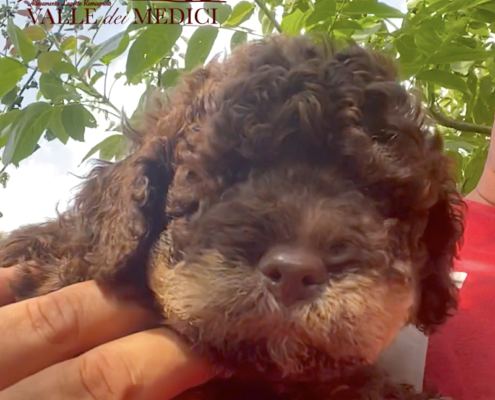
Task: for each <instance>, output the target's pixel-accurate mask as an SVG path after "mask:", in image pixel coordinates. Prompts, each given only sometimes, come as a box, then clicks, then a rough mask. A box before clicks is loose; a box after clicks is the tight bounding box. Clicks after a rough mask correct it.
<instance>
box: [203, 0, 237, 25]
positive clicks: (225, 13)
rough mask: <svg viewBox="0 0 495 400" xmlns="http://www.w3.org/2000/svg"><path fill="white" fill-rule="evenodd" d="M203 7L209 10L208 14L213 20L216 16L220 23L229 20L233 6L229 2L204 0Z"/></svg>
mask: <svg viewBox="0 0 495 400" xmlns="http://www.w3.org/2000/svg"><path fill="white" fill-rule="evenodd" d="M203 7H204V8H205V9H206V10H208V13H207V15H208V16H209V17H210V18H212V19H211V21H213V17H215V21H216V22H218V23H219V24H220V25H221V24H223V23H224V22H225V21H227V20H228V19H229V17H230V15H231V14H232V7H231V6H229V5H228V4H219V3H208V2H204V3H203Z"/></svg>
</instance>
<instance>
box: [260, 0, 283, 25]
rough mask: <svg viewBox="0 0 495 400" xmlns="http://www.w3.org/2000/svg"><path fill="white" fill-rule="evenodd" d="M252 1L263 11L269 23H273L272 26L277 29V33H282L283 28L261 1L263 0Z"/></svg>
mask: <svg viewBox="0 0 495 400" xmlns="http://www.w3.org/2000/svg"><path fill="white" fill-rule="evenodd" d="M254 2H255V3H256V4H257V5H258V7H259V8H261V10H262V11H263V12H264V13H265V15H266V17H267V18H268V19H269V20H270V21H271V23H272V24H273V26H274V27H275V29H277V31H278V32H279V33H283V32H284V30H283V29H282V27H281V26H280V24H279V23H278V21H277V20H276V19H275V17H274V16H273V14H272V13H271V12H270V10H269V9H268V7H267V6H266V4H265V3H264V2H263V0H254Z"/></svg>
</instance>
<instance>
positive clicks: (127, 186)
mask: <svg viewBox="0 0 495 400" xmlns="http://www.w3.org/2000/svg"><path fill="white" fill-rule="evenodd" d="M144 121H145V125H144V126H143V127H142V129H141V130H140V133H134V142H135V143H134V149H133V151H132V153H131V154H130V155H129V156H128V157H127V158H126V159H124V160H123V161H120V162H117V163H101V164H100V165H98V166H97V167H96V168H95V169H94V170H93V171H92V173H91V174H90V176H89V177H88V178H87V179H86V180H85V181H84V183H83V185H82V188H81V190H80V191H79V193H78V194H77V196H76V198H75V201H74V204H73V205H72V206H71V208H69V209H68V210H67V211H66V212H64V213H63V214H61V215H60V216H59V217H58V218H57V219H55V220H52V221H49V222H46V223H44V224H40V225H34V226H29V227H25V228H21V229H19V230H17V231H15V232H13V233H12V234H11V235H10V236H9V237H7V238H6V239H4V241H3V242H2V244H1V247H0V263H1V264H0V266H2V267H8V266H11V265H15V264H17V265H20V266H21V272H20V274H19V276H18V278H17V280H16V282H15V283H14V286H13V288H14V290H15V293H16V295H17V297H18V298H19V299H23V298H28V297H32V296H37V295H42V294H45V293H49V292H52V291H54V290H58V289H60V288H62V287H64V286H67V285H70V284H73V283H76V282H79V281H83V280H88V279H96V280H97V281H99V282H101V283H104V284H106V285H109V286H111V287H112V288H115V289H116V290H120V291H126V293H131V292H129V290H127V289H129V288H130V289H132V296H135V297H136V298H139V299H140V300H143V299H144V300H145V301H148V302H149V304H150V307H156V308H157V309H159V311H160V312H161V315H162V316H163V324H164V325H166V326H167V327H169V328H171V329H173V330H174V331H175V332H177V333H178V334H180V335H181V336H182V337H184V339H185V340H187V341H188V342H189V343H190V344H191V346H192V347H193V348H194V349H195V350H196V351H197V352H199V353H200V354H202V355H205V356H207V357H208V358H209V359H210V360H211V363H212V365H213V368H214V369H215V372H216V374H217V376H218V379H215V380H213V381H212V382H210V383H209V384H207V385H205V386H203V387H201V388H199V389H194V390H192V391H190V392H186V393H184V394H183V395H181V399H183V400H184V399H202V400H210V399H211V400H221V399H225V400H233V399H252V398H256V399H257V400H262V399H284V400H285V399H287V400H299V399H301V400H319V399H322V400H327V399H328V400H330V399H332V400H337V399H373V400H375V399H429V398H432V397H430V394H429V393H423V394H415V393H413V392H412V390H411V389H410V388H409V387H406V386H400V385H394V384H392V383H390V382H389V380H388V379H387V378H386V376H385V375H383V373H382V372H380V371H379V370H378V368H376V367H375V366H374V363H375V361H376V360H377V358H378V356H379V355H380V354H381V353H382V352H383V351H384V349H386V348H387V346H388V345H389V344H390V343H391V342H392V341H393V340H394V338H395V337H396V335H397V334H398V332H399V331H400V330H401V329H402V328H403V327H405V326H406V325H408V324H414V325H416V326H417V327H418V328H419V329H420V330H421V331H423V332H426V333H430V332H432V331H434V330H435V328H436V327H437V326H439V325H441V324H442V323H444V321H445V320H446V318H447V317H448V316H449V315H450V313H451V312H452V311H453V310H455V308H456V304H457V292H456V288H455V285H454V283H453V281H452V280H451V278H450V273H451V271H452V268H453V261H454V259H455V257H456V256H457V250H458V245H459V244H460V241H461V238H462V234H463V212H462V205H463V202H462V199H461V197H460V195H459V194H458V192H457V191H456V186H455V181H454V178H453V172H452V168H451V165H450V161H449V159H448V157H447V156H446V155H445V154H444V152H443V143H442V140H441V137H440V136H439V134H437V133H435V130H434V129H433V128H432V127H431V126H429V125H428V123H427V121H426V119H425V115H424V110H423V109H422V107H421V104H420V102H419V101H418V100H416V99H415V98H414V97H413V96H412V95H411V94H409V93H408V92H407V91H406V90H405V89H404V87H402V86H401V85H399V84H398V78H397V69H396V67H395V65H394V63H393V62H392V60H391V59H389V58H388V57H386V56H384V55H383V54H381V53H377V52H373V51H369V50H364V49H362V48H359V47H350V48H348V49H346V50H343V51H332V50H331V49H330V48H329V47H328V46H325V45H324V44H321V43H320V44H317V43H314V42H312V41H311V40H310V39H308V38H305V37H288V36H283V35H279V36H273V37H270V38H267V39H264V40H262V41H259V42H253V43H249V44H246V45H243V46H240V47H238V48H237V50H235V51H234V52H233V54H232V55H230V56H229V57H228V58H227V59H226V60H224V61H213V62H211V63H210V64H208V65H207V66H206V67H204V68H199V69H196V70H195V71H193V72H192V73H190V74H189V75H187V76H185V77H184V78H183V81H182V82H181V84H180V85H179V86H178V87H177V88H176V90H175V91H174V93H173V94H172V95H171V97H170V99H169V101H167V102H165V103H164V104H163V105H162V106H161V107H160V109H159V110H158V111H157V112H154V113H149V114H147V115H146V116H145V117H144ZM405 362H407V360H405ZM431 396H433V394H432V395H431Z"/></svg>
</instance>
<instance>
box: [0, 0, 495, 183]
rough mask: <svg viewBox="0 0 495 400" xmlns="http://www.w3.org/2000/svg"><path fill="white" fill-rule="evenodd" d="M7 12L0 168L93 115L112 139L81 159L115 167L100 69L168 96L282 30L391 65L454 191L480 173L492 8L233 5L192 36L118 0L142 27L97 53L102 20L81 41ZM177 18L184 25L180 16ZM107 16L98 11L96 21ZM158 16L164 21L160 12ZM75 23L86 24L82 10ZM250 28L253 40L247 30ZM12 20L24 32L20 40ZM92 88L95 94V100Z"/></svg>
mask: <svg viewBox="0 0 495 400" xmlns="http://www.w3.org/2000/svg"><path fill="white" fill-rule="evenodd" d="M9 4H10V5H9V12H10V15H14V16H15V18H12V17H11V16H9V13H7V12H6V6H2V9H0V21H2V22H3V23H4V25H5V28H3V33H4V36H5V37H6V38H7V41H6V44H5V49H4V50H5V52H4V53H2V54H1V55H0V76H1V77H2V78H1V79H0V98H1V100H2V104H3V105H4V108H3V111H2V112H1V113H0V148H3V154H2V163H3V164H4V165H9V164H18V163H19V162H21V161H22V160H23V159H25V158H27V157H29V156H30V155H31V154H32V153H33V151H35V149H36V148H37V147H36V146H37V145H38V142H39V140H40V138H42V137H43V134H45V136H46V137H50V138H52V139H53V140H59V141H61V142H62V143H64V144H65V143H67V141H68V140H70V139H72V140H76V141H84V137H85V131H86V129H87V128H94V127H97V122H96V119H95V117H94V115H93V112H98V113H101V114H102V115H103V116H104V117H105V118H107V119H109V120H110V122H111V123H110V126H109V128H108V130H109V131H113V133H114V134H112V135H111V136H109V137H107V138H106V139H105V140H103V141H102V142H100V143H99V144H98V145H96V146H95V147H94V148H93V149H92V150H91V151H90V152H89V153H88V155H87V156H86V158H87V157H91V156H94V155H96V154H98V155H99V156H100V157H103V158H106V159H115V158H117V159H119V158H122V157H124V156H125V153H126V151H127V149H128V141H127V139H126V138H125V136H123V134H122V131H123V129H122V126H120V125H119V124H120V118H121V117H122V114H121V111H120V110H119V109H117V107H115V106H114V105H113V104H112V98H111V96H110V93H109V92H108V90H107V89H108V87H107V80H111V79H112V76H109V75H110V73H109V72H108V71H109V68H108V67H109V66H110V67H111V66H114V65H115V63H116V62H117V60H119V59H122V58H123V59H125V69H124V70H123V71H121V72H119V73H118V74H116V75H115V76H113V78H114V79H115V80H117V79H121V78H125V79H126V83H127V84H129V85H137V84H144V85H145V86H146V89H145V93H147V91H148V89H150V88H151V87H157V88H161V89H163V90H165V89H167V90H169V89H170V88H172V87H173V86H174V85H175V84H176V83H177V81H178V78H179V77H180V75H181V74H182V73H183V72H184V71H187V70H191V69H193V68H195V67H197V66H198V65H202V64H204V63H205V62H207V61H208V60H209V59H210V58H211V57H212V56H213V55H214V54H213V50H214V48H215V44H216V42H217V41H218V37H219V35H220V33H224V32H228V33H230V34H231V39H230V46H229V47H230V49H229V50H231V49H233V48H235V47H236V46H238V45H239V44H241V43H244V42H246V41H248V40H252V39H257V38H259V37H260V36H263V35H268V34H271V33H273V32H275V31H277V30H280V29H281V30H282V31H284V32H285V33H287V34H291V35H297V34H300V33H304V34H307V35H311V36H312V37H314V39H315V40H327V39H332V40H334V41H336V42H337V43H339V44H342V45H344V44H351V43H353V44H354V43H357V44H359V45H362V46H369V47H371V48H374V49H378V50H381V51H384V52H386V53H388V54H390V55H391V56H392V57H394V58H396V59H397V62H398V65H399V67H400V73H401V79H402V80H403V81H404V82H405V83H406V84H407V85H409V86H410V87H414V88H415V89H416V90H418V91H420V92H421V93H422V94H423V99H424V103H425V106H426V107H427V108H428V109H431V110H437V111H438V112H439V113H441V115H442V116H443V117H442V118H440V119H439V118H437V120H438V121H437V122H438V123H439V129H440V131H441V132H442V133H443V134H444V137H445V146H446V150H447V152H448V153H449V155H451V156H452V158H453V159H454V161H455V163H456V166H457V175H458V177H459V188H460V190H462V191H463V192H464V193H466V192H468V191H470V190H472V188H473V187H474V186H475V185H476V183H477V180H478V179H479V176H480V174H481V171H482V168H483V165H484V161H485V159H486V156H487V148H488V144H489V138H488V135H487V132H489V127H491V125H492V123H493V111H494V110H495V45H494V44H493V42H492V40H491V39H490V36H491V35H492V34H493V33H495V0H409V1H408V2H407V10H398V9H395V8H393V7H391V6H389V5H387V4H386V3H384V2H383V1H376V0H242V1H238V2H237V3H236V4H235V5H227V4H221V3H213V4H207V5H206V6H205V9H206V10H205V11H203V12H204V13H205V14H204V15H203V17H202V18H206V13H208V15H209V16H210V17H211V15H212V13H211V12H212V10H211V9H212V8H216V10H215V13H216V14H215V15H216V20H217V23H216V24H215V25H203V26H200V27H196V28H193V27H192V26H185V24H184V22H180V21H179V22H177V20H176V21H175V22H176V23H174V24H156V23H153V22H156V13H155V11H156V9H157V8H159V7H166V6H170V4H168V3H167V4H168V5H166V6H164V5H163V4H164V3H163V2H145V1H139V2H138V1H129V2H125V1H124V4H127V6H128V9H130V8H138V11H139V12H138V14H139V16H141V18H142V19H143V21H137V23H135V24H134V23H131V24H129V25H127V27H125V26H123V27H122V28H121V29H120V31H118V32H117V31H116V33H115V34H114V36H112V37H110V38H109V39H107V40H105V41H100V42H98V41H97V40H96V34H97V33H98V30H99V29H100V28H101V26H102V20H103V17H102V16H101V17H100V18H99V19H98V22H97V23H96V24H95V25H94V26H92V27H91V28H89V30H88V31H85V32H80V30H81V29H83V28H82V27H74V26H71V25H66V26H65V27H59V26H57V25H55V26H53V25H50V24H49V23H48V24H47V23H46V21H45V23H40V24H33V23H32V22H29V21H30V20H29V18H28V15H27V12H26V11H25V10H23V9H21V8H22V4H23V3H21V5H19V3H18V2H13V1H12V2H11V3H9ZM171 4H176V3H171ZM177 7H178V6H177ZM180 7H181V10H182V12H184V13H186V14H187V10H188V9H190V8H191V5H190V4H189V3H181V4H180ZM107 8H108V7H104V6H100V7H99V11H98V12H102V11H105V9H107ZM64 12H65V13H68V12H69V11H67V10H65V11H64ZM147 13H148V14H147ZM162 14H163V18H167V15H168V14H167V11H166V9H165V11H164V13H162ZM66 15H68V14H66ZM76 15H77V16H78V18H79V17H82V16H85V15H86V9H84V6H83V7H80V9H78V10H77V12H76ZM95 15H96V14H95ZM103 15H105V14H103ZM2 16H3V17H2ZM147 16H149V18H150V22H151V23H147V21H146V18H148V17H147ZM168 17H170V15H168ZM2 18H3V20H2ZM22 18H24V19H22ZM174 18H176V16H175V17H174ZM254 19H257V20H258V21H256V22H259V24H260V26H261V31H260V32H253V31H252V29H251V28H250V26H252V22H253V20H254ZM21 20H22V21H24V22H28V23H27V26H25V27H24V28H22V29H21V26H22V24H21V23H20V21H21ZM93 35H94V36H93ZM97 43H98V44H97ZM33 71H34V72H35V73H34V74H33ZM101 82H104V86H105V88H104V90H103V92H102V90H97V89H96V86H97V85H98V84H99V83H101ZM108 86H110V84H109V85H108ZM29 90H34V91H37V99H38V100H37V101H35V102H32V103H31V104H26V101H25V100H24V94H25V93H26V91H29ZM144 97H145V96H144V94H143V98H144ZM139 107H142V104H141V105H140V106H139ZM435 115H438V113H437V114H432V116H433V117H435ZM133 120H135V119H133V118H131V123H132V122H133ZM445 121H447V122H448V123H446V122H445ZM466 124H470V125H466ZM466 126H469V129H468V130H467V131H466V129H465V127H466Z"/></svg>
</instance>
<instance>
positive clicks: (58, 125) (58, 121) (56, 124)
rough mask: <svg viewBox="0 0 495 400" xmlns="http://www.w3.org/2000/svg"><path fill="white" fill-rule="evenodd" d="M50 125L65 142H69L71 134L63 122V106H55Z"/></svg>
mask: <svg viewBox="0 0 495 400" xmlns="http://www.w3.org/2000/svg"><path fill="white" fill-rule="evenodd" d="M48 127H49V128H50V129H51V130H52V132H53V133H54V134H55V136H56V137H57V138H58V139H59V140H60V141H61V142H62V143H63V144H67V142H68V141H69V135H68V134H67V131H66V130H65V127H64V124H63V122H62V108H60V107H55V108H54V109H53V114H52V119H51V120H50V123H49V124H48Z"/></svg>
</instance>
